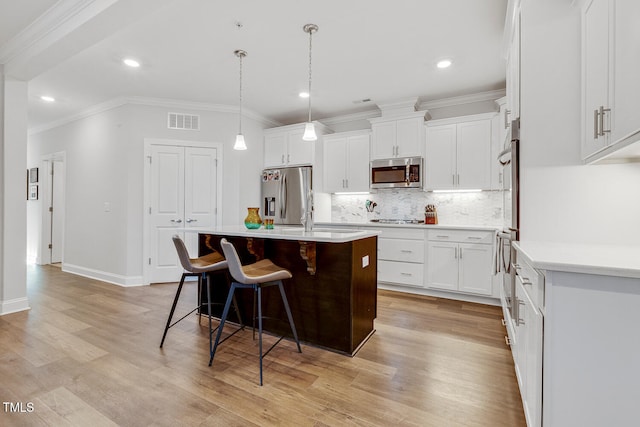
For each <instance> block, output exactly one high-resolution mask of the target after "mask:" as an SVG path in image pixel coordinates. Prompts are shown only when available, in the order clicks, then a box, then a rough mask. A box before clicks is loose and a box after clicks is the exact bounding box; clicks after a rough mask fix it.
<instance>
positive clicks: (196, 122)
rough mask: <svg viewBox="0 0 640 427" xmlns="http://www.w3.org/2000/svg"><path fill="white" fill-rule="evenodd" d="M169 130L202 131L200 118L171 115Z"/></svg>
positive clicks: (189, 115)
mask: <svg viewBox="0 0 640 427" xmlns="http://www.w3.org/2000/svg"><path fill="white" fill-rule="evenodd" d="M169 129H184V130H200V116H194V115H191V114H179V113H169Z"/></svg>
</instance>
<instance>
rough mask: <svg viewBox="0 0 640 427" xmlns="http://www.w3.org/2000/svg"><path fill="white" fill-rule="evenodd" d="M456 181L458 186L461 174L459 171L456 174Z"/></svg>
mask: <svg viewBox="0 0 640 427" xmlns="http://www.w3.org/2000/svg"><path fill="white" fill-rule="evenodd" d="M456 183H457V184H458V187H459V186H460V174H459V173H457V174H456Z"/></svg>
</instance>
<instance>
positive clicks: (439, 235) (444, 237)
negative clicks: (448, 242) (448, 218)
mask: <svg viewBox="0 0 640 427" xmlns="http://www.w3.org/2000/svg"><path fill="white" fill-rule="evenodd" d="M436 237H437V238H438V239H448V238H449V236H443V235H442V234H438V235H437V236H436Z"/></svg>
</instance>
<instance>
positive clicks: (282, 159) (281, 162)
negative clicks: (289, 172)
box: [280, 154, 284, 163]
mask: <svg viewBox="0 0 640 427" xmlns="http://www.w3.org/2000/svg"><path fill="white" fill-rule="evenodd" d="M280 163H284V154H283V155H282V161H280Z"/></svg>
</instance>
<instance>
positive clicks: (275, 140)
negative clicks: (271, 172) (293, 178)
mask: <svg viewBox="0 0 640 427" xmlns="http://www.w3.org/2000/svg"><path fill="white" fill-rule="evenodd" d="M315 125H316V134H317V135H318V140H317V141H304V140H303V139H302V135H303V134H304V123H302V124H296V125H290V126H282V127H278V128H271V129H266V130H265V131H264V166H265V167H267V168H269V167H281V166H298V165H313V164H314V162H315V160H316V155H315V153H316V149H317V147H318V146H319V145H320V144H321V142H322V135H324V134H325V133H327V132H328V130H327V128H326V127H325V126H324V125H322V124H321V123H317V122H316V123H315Z"/></svg>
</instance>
